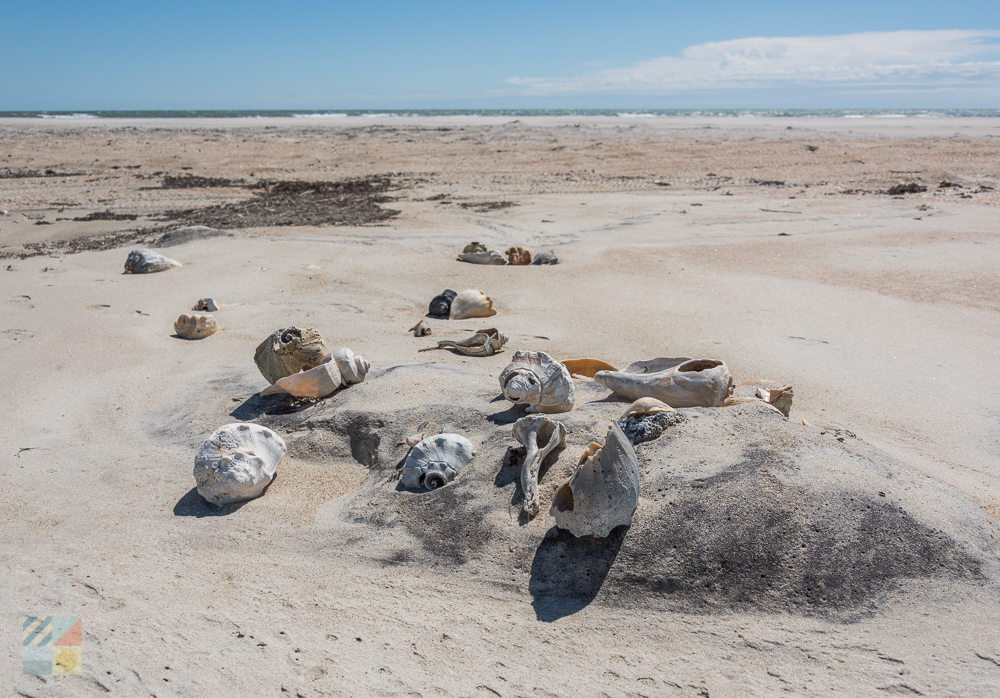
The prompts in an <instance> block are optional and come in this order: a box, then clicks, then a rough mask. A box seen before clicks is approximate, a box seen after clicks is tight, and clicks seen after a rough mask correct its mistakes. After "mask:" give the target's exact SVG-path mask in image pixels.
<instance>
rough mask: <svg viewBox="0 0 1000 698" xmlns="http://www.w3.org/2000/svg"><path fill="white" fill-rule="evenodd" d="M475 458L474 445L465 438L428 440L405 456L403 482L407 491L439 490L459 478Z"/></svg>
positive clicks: (432, 438) (440, 435)
mask: <svg viewBox="0 0 1000 698" xmlns="http://www.w3.org/2000/svg"><path fill="white" fill-rule="evenodd" d="M475 455H476V453H475V450H474V449H473V447H472V442H471V441H469V440H468V439H467V438H465V437H464V436H460V435H458V434H438V435H436V436H429V437H427V438H426V439H424V440H423V441H421V442H420V443H418V444H416V445H415V446H414V447H413V448H412V449H411V450H410V453H409V455H407V456H406V460H405V461H404V462H403V471H402V473H401V474H400V481H401V482H402V483H403V487H406V488H407V489H425V490H436V489H437V488H439V487H444V486H445V485H447V484H448V483H449V482H451V481H452V480H454V479H455V478H456V477H458V474H459V473H461V472H462V470H463V469H464V468H465V466H466V465H468V464H469V461H471V460H472V459H473V457H474V456H475Z"/></svg>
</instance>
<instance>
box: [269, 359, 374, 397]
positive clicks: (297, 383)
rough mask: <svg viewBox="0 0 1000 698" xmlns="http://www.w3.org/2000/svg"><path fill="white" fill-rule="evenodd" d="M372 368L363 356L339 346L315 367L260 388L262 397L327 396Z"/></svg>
mask: <svg viewBox="0 0 1000 698" xmlns="http://www.w3.org/2000/svg"><path fill="white" fill-rule="evenodd" d="M369 368H371V366H369V364H368V362H367V361H365V359H364V357H362V356H356V355H355V354H354V352H353V351H351V350H350V349H346V348H345V349H338V350H337V351H335V352H333V353H332V354H330V356H328V357H327V358H326V360H325V361H324V362H323V363H321V364H320V365H319V366H316V367H315V368H310V369H308V370H305V371H301V372H299V373H294V374H292V375H290V376H285V377H284V378H279V379H278V380H277V382H275V384H274V385H272V386H270V387H268V388H265V389H264V390H261V391H260V395H261V397H267V396H268V395H281V394H285V393H287V394H289V395H294V396H295V397H326V396H327V395H332V394H333V392H334V391H335V390H337V388H340V387H341V386H348V385H353V384H355V383H360V382H361V381H363V380H364V379H365V374H367V373H368V369H369Z"/></svg>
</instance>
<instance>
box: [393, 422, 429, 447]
mask: <svg viewBox="0 0 1000 698" xmlns="http://www.w3.org/2000/svg"><path fill="white" fill-rule="evenodd" d="M428 424H430V421H426V422H424V423H423V424H421V425H420V426H419V427H417V430H418V431H417V433H416V434H411V435H410V436H407V437H406V438H405V439H403V440H402V441H397V442H396V445H397V446H401V445H403V444H406V445H407V446H409V447H410V448H413V447H414V446H416V445H417V444H418V443H420V442H421V441H423V440H424V429H426V428H427V425H428Z"/></svg>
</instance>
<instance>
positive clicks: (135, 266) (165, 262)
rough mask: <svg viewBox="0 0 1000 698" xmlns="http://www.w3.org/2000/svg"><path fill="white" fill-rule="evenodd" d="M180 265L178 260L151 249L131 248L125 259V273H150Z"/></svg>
mask: <svg viewBox="0 0 1000 698" xmlns="http://www.w3.org/2000/svg"><path fill="white" fill-rule="evenodd" d="M179 266H182V265H181V263H180V262H178V261H176V260H173V259H170V258H169V257H164V256H163V255H162V254H160V253H159V252H153V251H152V250H132V251H131V252H129V253H128V258H127V259H126V260H125V273H126V274H152V273H154V272H157V271H166V270H167V269H173V268H174V267H179Z"/></svg>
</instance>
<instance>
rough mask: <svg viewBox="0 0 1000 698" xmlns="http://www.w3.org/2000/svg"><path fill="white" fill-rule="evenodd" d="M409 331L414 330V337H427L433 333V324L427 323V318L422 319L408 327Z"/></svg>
mask: <svg viewBox="0 0 1000 698" xmlns="http://www.w3.org/2000/svg"><path fill="white" fill-rule="evenodd" d="M407 332H412V333H413V336H414V337H426V336H427V335H429V334H431V326H430V325H428V324H427V321H426V320H421V321H420V322H418V323H417V324H416V325H414V326H413V327H411V328H410V329H408V330H407Z"/></svg>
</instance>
